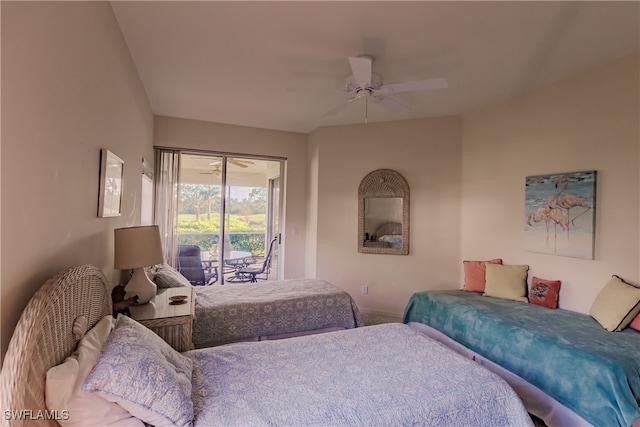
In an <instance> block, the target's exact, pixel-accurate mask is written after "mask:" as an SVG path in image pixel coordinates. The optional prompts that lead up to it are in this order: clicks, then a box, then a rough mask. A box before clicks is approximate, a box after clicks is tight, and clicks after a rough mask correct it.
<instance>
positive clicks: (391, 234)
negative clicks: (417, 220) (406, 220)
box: [375, 222, 402, 249]
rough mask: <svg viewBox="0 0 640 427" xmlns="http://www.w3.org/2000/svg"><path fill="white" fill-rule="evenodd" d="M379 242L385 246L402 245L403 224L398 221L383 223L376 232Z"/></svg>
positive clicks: (397, 246)
mask: <svg viewBox="0 0 640 427" xmlns="http://www.w3.org/2000/svg"><path fill="white" fill-rule="evenodd" d="M375 235H376V237H377V239H378V241H379V242H381V243H382V247H384V248H396V249H397V248H401V247H402V224H400V223H398V222H387V223H384V224H382V225H381V226H380V227H378V229H377V230H376V233H375Z"/></svg>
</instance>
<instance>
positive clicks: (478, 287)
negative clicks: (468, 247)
mask: <svg viewBox="0 0 640 427" xmlns="http://www.w3.org/2000/svg"><path fill="white" fill-rule="evenodd" d="M486 262H489V263H491V264H502V259H500V258H496V259H492V260H489V261H463V262H462V264H463V265H464V286H463V287H462V290H463V291H469V292H484V286H485V283H486V280H485V272H486V266H485V263H486Z"/></svg>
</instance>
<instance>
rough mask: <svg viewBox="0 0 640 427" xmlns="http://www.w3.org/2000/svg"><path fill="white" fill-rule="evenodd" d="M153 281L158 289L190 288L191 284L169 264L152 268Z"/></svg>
mask: <svg viewBox="0 0 640 427" xmlns="http://www.w3.org/2000/svg"><path fill="white" fill-rule="evenodd" d="M153 275H154V277H153V281H154V282H155V283H156V285H157V286H158V288H179V287H182V286H189V287H191V283H189V281H188V280H187V278H186V277H184V276H183V275H182V274H180V273H179V272H178V271H177V270H176V269H174V268H173V267H171V266H170V265H169V264H159V265H156V266H155V267H153Z"/></svg>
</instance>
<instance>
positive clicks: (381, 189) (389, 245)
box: [358, 169, 409, 255]
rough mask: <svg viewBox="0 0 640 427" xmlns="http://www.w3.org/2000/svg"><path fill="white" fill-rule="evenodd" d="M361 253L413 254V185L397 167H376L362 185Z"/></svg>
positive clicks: (359, 223)
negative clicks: (411, 226) (410, 252)
mask: <svg viewBox="0 0 640 427" xmlns="http://www.w3.org/2000/svg"><path fill="white" fill-rule="evenodd" d="M358 252H362V253H366V254H389V255H407V254H408V253H409V184H408V183H407V180H405V179H404V177H403V176H402V175H400V174H399V173H398V172H396V171H394V170H391V169H378V170H375V171H373V172H371V173H369V174H368V175H367V176H365V177H364V178H363V180H362V182H361V183H360V187H358Z"/></svg>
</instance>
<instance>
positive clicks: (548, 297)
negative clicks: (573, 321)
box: [529, 276, 561, 309]
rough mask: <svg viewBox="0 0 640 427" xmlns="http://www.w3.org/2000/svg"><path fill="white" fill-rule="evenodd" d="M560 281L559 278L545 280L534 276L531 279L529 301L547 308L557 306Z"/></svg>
mask: <svg viewBox="0 0 640 427" xmlns="http://www.w3.org/2000/svg"><path fill="white" fill-rule="evenodd" d="M560 283H561V282H560V280H545V279H540V278H538V277H535V276H534V277H533V279H531V292H529V302H530V303H532V304H538V305H541V306H543V307H547V308H553V309H556V308H558V299H559V296H560Z"/></svg>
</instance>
